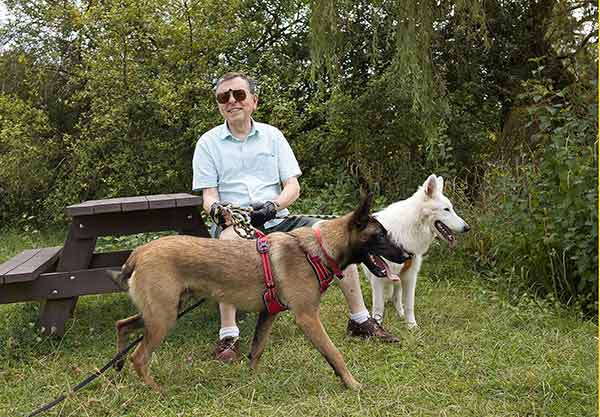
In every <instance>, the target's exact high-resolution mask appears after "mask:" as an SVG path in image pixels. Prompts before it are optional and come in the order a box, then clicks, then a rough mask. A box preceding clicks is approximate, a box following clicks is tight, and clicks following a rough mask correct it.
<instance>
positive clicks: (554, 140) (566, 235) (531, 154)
mask: <svg viewBox="0 0 600 417" xmlns="http://www.w3.org/2000/svg"><path fill="white" fill-rule="evenodd" d="M582 84H583V83H582ZM526 87H527V91H528V94H527V96H526V97H524V98H529V99H531V100H532V101H533V102H534V103H535V104H534V105H532V106H530V107H529V115H530V122H529V127H531V126H534V127H535V128H536V131H537V133H535V134H534V135H533V136H532V137H531V139H532V140H531V143H530V145H529V147H527V148H526V147H522V149H520V150H519V151H520V153H521V155H520V158H518V160H519V161H520V162H519V165H518V166H513V165H511V164H508V163H503V162H498V163H495V164H493V165H491V167H490V169H489V170H488V171H487V174H486V178H485V181H484V182H485V186H484V191H483V193H484V195H483V198H482V200H481V202H480V204H479V206H478V210H479V211H480V217H479V219H478V224H477V226H476V228H475V230H476V232H475V233H474V235H473V236H471V237H470V239H469V242H470V251H471V253H474V254H475V256H476V262H477V264H478V265H479V266H480V267H481V268H487V267H490V266H491V267H499V268H500V269H501V270H503V271H505V272H506V273H508V274H509V277H510V279H509V280H508V281H507V284H508V286H513V289H515V290H523V289H527V290H530V291H533V292H535V293H537V294H541V295H547V296H551V297H553V298H555V299H556V300H560V301H562V302H563V303H566V304H567V305H574V306H576V307H577V308H580V309H581V311H582V312H583V313H584V314H585V315H590V316H591V315H595V314H596V313H597V311H598V302H597V293H598V281H597V275H596V274H597V270H598V244H597V242H598V208H597V201H598V190H597V186H596V185H597V179H598V160H597V141H596V138H597V137H598V131H597V126H598V120H597V114H598V113H597V112H598V110H597V104H596V103H595V99H594V97H597V92H598V90H597V83H596V82H595V81H590V82H589V83H588V84H586V85H581V84H577V85H573V86H571V87H569V88H566V89H563V90H560V91H555V90H554V89H553V88H552V86H551V84H550V83H549V82H545V81H544V80H542V81H530V82H529V83H528V84H527V85H526Z"/></svg>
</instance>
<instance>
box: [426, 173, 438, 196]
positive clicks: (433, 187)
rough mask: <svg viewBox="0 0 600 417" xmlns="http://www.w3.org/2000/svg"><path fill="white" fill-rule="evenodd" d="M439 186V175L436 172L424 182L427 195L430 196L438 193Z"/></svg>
mask: <svg viewBox="0 0 600 417" xmlns="http://www.w3.org/2000/svg"><path fill="white" fill-rule="evenodd" d="M437 187H438V182H437V177H436V176H435V174H431V175H430V176H429V178H427V180H426V181H425V184H423V189H424V190H425V195H426V196H427V197H429V198H432V197H433V195H434V194H435V193H436V191H437Z"/></svg>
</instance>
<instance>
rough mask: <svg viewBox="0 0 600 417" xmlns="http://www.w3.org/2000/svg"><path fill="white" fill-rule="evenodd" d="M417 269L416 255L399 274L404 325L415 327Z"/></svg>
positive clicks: (419, 265)
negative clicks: (406, 268)
mask: <svg viewBox="0 0 600 417" xmlns="http://www.w3.org/2000/svg"><path fill="white" fill-rule="evenodd" d="M419 269H421V257H420V256H416V257H415V258H414V260H413V263H412V265H411V267H410V268H408V270H407V271H405V272H404V273H403V274H402V275H401V280H402V295H403V297H402V298H403V301H404V314H405V317H406V325H407V326H408V327H409V328H413V327H417V320H415V289H416V287H417V275H418V274H419Z"/></svg>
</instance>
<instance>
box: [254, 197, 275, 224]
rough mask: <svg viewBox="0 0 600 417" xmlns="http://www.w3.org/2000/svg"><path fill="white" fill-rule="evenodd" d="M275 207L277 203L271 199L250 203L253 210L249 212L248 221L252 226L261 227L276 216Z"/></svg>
mask: <svg viewBox="0 0 600 417" xmlns="http://www.w3.org/2000/svg"><path fill="white" fill-rule="evenodd" d="M277 208H278V207H277V204H276V203H275V202H273V201H265V202H264V203H254V204H252V209H253V211H252V213H251V214H250V223H251V224H252V226H254V227H261V226H262V225H263V224H265V223H266V222H268V221H269V220H272V219H274V218H275V216H277Z"/></svg>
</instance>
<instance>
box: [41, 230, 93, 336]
mask: <svg viewBox="0 0 600 417" xmlns="http://www.w3.org/2000/svg"><path fill="white" fill-rule="evenodd" d="M80 228H81V227H80V224H79V222H77V221H76V220H75V221H74V222H73V223H71V225H70V226H69V233H68V235H67V239H66V241H65V245H64V247H63V251H62V254H61V257H60V260H59V262H58V267H57V269H56V270H57V272H63V271H74V270H79V269H86V268H88V267H89V265H90V262H91V260H92V255H93V254H94V249H95V247H96V237H83V236H81V233H80ZM76 304H77V297H70V298H61V299H56V300H46V301H44V302H43V303H42V308H41V310H40V319H39V325H40V328H41V331H42V333H44V334H46V335H53V336H62V335H63V334H64V332H65V323H66V321H67V320H68V319H69V318H70V317H71V316H72V315H73V312H74V310H75V305H76Z"/></svg>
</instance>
